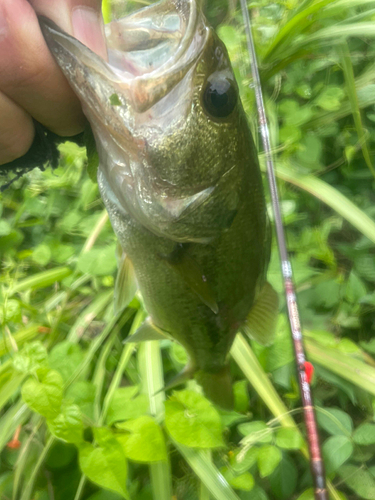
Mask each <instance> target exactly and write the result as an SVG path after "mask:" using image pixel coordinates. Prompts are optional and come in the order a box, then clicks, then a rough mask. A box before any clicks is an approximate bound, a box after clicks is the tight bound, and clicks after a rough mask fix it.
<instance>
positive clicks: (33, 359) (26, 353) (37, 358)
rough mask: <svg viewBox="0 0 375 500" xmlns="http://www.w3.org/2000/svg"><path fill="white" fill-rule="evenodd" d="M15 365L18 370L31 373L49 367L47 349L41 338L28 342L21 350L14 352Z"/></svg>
mask: <svg viewBox="0 0 375 500" xmlns="http://www.w3.org/2000/svg"><path fill="white" fill-rule="evenodd" d="M13 366H14V368H15V369H16V370H17V371H19V372H21V373H29V374H32V373H35V372H36V370H38V369H39V368H47V366H48V354H47V349H46V348H45V346H44V345H43V344H42V343H41V342H40V341H39V340H36V341H35V342H30V343H27V344H25V345H24V347H23V348H22V349H21V351H19V352H17V353H15V354H14V358H13Z"/></svg>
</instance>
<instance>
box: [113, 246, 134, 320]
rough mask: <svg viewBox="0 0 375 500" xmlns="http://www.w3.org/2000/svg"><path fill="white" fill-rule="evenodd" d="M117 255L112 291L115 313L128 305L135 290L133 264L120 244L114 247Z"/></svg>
mask: <svg viewBox="0 0 375 500" xmlns="http://www.w3.org/2000/svg"><path fill="white" fill-rule="evenodd" d="M116 257H117V265H118V271H117V277H116V283H115V292H114V305H115V313H116V314H117V313H118V312H120V311H122V310H123V309H125V307H127V306H128V305H129V303H130V302H131V300H132V299H133V297H134V295H135V292H136V291H137V281H136V279H135V274H134V268H133V264H132V263H131V261H130V259H129V257H128V256H127V255H126V253H125V252H124V250H123V249H122V247H121V245H120V244H119V243H118V244H117V248H116Z"/></svg>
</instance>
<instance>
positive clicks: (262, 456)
mask: <svg viewBox="0 0 375 500" xmlns="http://www.w3.org/2000/svg"><path fill="white" fill-rule="evenodd" d="M281 459H282V454H281V451H280V450H279V448H277V447H276V446H272V445H271V444H269V445H264V446H262V447H261V448H259V450H258V469H259V474H260V477H267V476H269V475H270V474H272V472H273V471H274V470H275V469H276V467H277V466H278V465H279V463H280V461H281Z"/></svg>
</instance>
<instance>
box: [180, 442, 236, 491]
mask: <svg viewBox="0 0 375 500" xmlns="http://www.w3.org/2000/svg"><path fill="white" fill-rule="evenodd" d="M173 444H174V446H175V447H176V448H177V449H178V451H179V452H180V453H181V455H182V456H183V457H184V458H185V460H186V461H187V463H188V464H189V465H190V467H191V468H192V469H193V471H194V472H195V473H196V475H197V476H198V477H199V478H200V480H201V481H202V483H204V485H205V486H206V488H207V489H208V490H209V491H210V492H211V495H212V496H213V498H215V500H239V497H238V496H237V495H236V493H235V492H234V491H233V489H232V488H231V487H230V486H229V484H228V482H227V481H226V479H225V478H224V476H223V475H222V474H221V473H220V472H219V471H218V469H217V468H216V467H215V466H214V465H213V464H212V463H211V461H210V460H209V459H207V455H206V453H205V452H204V451H196V450H194V449H193V448H188V447H187V446H183V445H181V444H178V443H176V442H175V441H173Z"/></svg>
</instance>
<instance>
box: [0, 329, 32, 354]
mask: <svg viewBox="0 0 375 500" xmlns="http://www.w3.org/2000/svg"><path fill="white" fill-rule="evenodd" d="M39 328H40V325H30V326H28V327H27V328H22V330H18V332H17V333H15V334H14V335H13V340H14V341H15V342H16V344H17V346H18V348H20V347H21V346H22V345H23V344H24V343H25V342H28V341H30V340H32V339H34V338H35V337H37V336H38V335H40V332H39ZM10 351H12V347H11V345H10V342H9V341H8V340H7V338H6V337H4V338H2V339H1V340H0V356H4V354H9V352H10Z"/></svg>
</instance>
